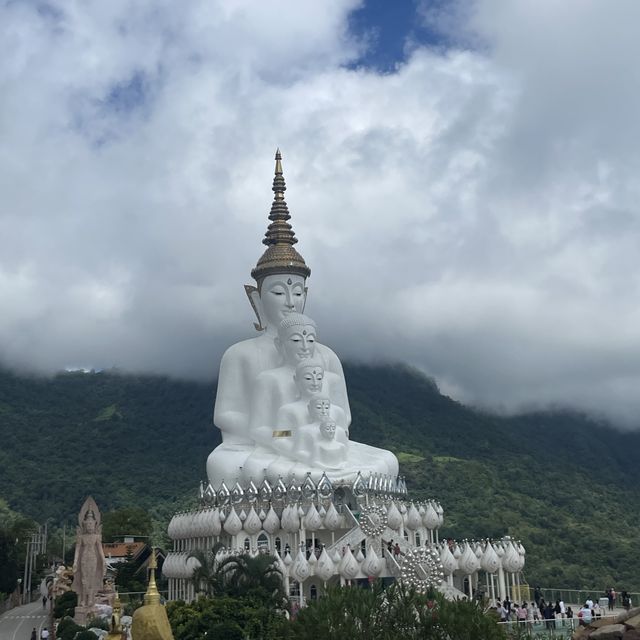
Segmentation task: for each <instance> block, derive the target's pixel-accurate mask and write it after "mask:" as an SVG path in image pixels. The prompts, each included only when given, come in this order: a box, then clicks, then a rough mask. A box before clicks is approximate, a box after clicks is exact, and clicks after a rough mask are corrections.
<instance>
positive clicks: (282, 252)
mask: <svg viewBox="0 0 640 640" xmlns="http://www.w3.org/2000/svg"><path fill="white" fill-rule="evenodd" d="M271 190H272V191H273V194H274V196H273V203H272V204H271V211H270V212H269V220H271V223H270V224H269V226H268V227H267V232H266V233H265V237H264V239H263V240H262V244H266V245H267V250H266V251H265V252H264V253H263V254H262V256H261V257H260V259H259V260H258V264H257V265H256V266H255V268H254V269H253V270H252V271H251V277H253V278H255V280H256V281H257V282H258V283H260V282H262V280H263V279H264V278H265V277H266V276H268V275H272V274H277V273H294V274H298V275H301V276H302V277H303V278H307V277H308V276H309V275H310V274H311V269H309V267H308V266H307V264H306V263H305V261H304V258H303V257H302V256H301V255H300V254H299V253H298V252H297V251H296V250H295V249H294V248H293V245H294V244H296V243H297V242H298V239H297V238H296V236H295V234H294V232H293V229H292V228H291V225H290V224H289V222H288V221H289V219H290V218H291V216H290V215H289V208H288V207H287V203H286V202H285V200H284V192H285V191H286V190H287V186H286V184H285V181H284V175H283V171H282V154H281V153H280V149H277V151H276V169H275V176H274V178H273V186H272V188H271Z"/></svg>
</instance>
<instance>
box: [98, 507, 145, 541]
mask: <svg viewBox="0 0 640 640" xmlns="http://www.w3.org/2000/svg"><path fill="white" fill-rule="evenodd" d="M152 530H153V522H152V521H151V516H149V514H148V513H147V512H146V511H145V510H144V509H141V508H140V507H127V508H124V509H116V510H115V511H108V512H107V513H105V514H104V515H103V516H102V540H103V541H104V542H116V541H117V540H118V539H120V538H122V537H123V536H126V535H129V536H140V537H145V538H148V537H149V536H150V535H151V531H152Z"/></svg>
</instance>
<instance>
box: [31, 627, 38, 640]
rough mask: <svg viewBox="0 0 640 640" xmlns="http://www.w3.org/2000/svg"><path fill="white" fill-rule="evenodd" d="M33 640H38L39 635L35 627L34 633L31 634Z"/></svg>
mask: <svg viewBox="0 0 640 640" xmlns="http://www.w3.org/2000/svg"><path fill="white" fill-rule="evenodd" d="M31 640H38V634H37V632H36V628H35V627H33V631H32V632H31Z"/></svg>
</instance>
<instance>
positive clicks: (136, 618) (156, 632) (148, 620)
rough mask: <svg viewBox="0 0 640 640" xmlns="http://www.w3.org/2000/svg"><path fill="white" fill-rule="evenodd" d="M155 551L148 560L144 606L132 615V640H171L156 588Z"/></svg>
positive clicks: (171, 635) (169, 627)
mask: <svg viewBox="0 0 640 640" xmlns="http://www.w3.org/2000/svg"><path fill="white" fill-rule="evenodd" d="M157 566H158V565H157V563H156V550H155V548H153V549H151V558H150V559H149V569H150V573H149V585H148V587H147V592H146V593H145V595H144V605H142V606H141V607H140V608H139V609H136V610H135V611H134V613H133V623H132V625H131V637H132V638H133V640H173V632H172V631H171V625H170V624H169V618H168V617H167V610H166V609H165V608H164V605H162V604H161V603H160V592H159V591H158V587H157V586H156V567H157Z"/></svg>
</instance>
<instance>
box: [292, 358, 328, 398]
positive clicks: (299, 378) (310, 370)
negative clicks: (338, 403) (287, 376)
mask: <svg viewBox="0 0 640 640" xmlns="http://www.w3.org/2000/svg"><path fill="white" fill-rule="evenodd" d="M323 379H324V369H323V368H322V367H320V366H318V365H312V366H309V367H302V368H300V367H299V368H298V369H296V374H295V381H296V385H297V386H298V390H299V391H300V393H301V394H302V395H303V396H309V395H313V394H314V393H318V392H319V391H322V380H323Z"/></svg>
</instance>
